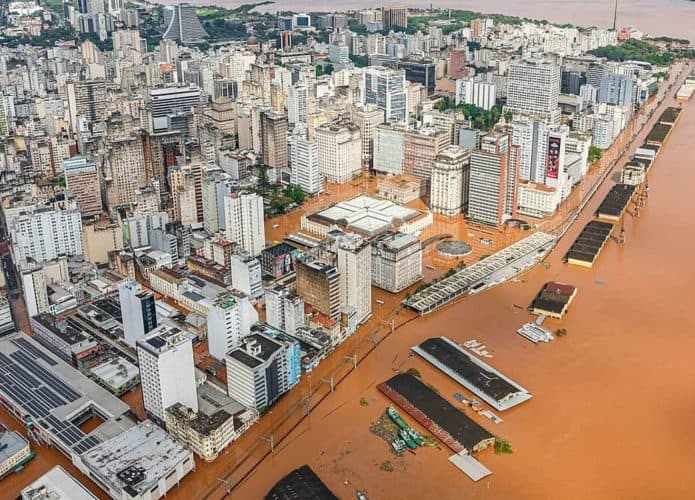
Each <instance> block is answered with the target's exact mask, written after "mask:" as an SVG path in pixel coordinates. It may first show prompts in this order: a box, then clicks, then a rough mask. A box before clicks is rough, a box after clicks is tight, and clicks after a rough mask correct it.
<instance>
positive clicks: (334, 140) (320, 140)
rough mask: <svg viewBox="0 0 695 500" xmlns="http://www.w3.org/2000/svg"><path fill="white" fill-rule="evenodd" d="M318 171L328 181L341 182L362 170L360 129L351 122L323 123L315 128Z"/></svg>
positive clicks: (346, 180) (350, 178) (348, 179)
mask: <svg viewBox="0 0 695 500" xmlns="http://www.w3.org/2000/svg"><path fill="white" fill-rule="evenodd" d="M316 142H317V144H318V164H319V171H320V172H321V174H322V175H323V176H324V177H325V178H326V180H327V181H328V182H334V183H336V184H342V183H344V182H348V181H350V180H352V178H353V177H354V176H355V175H358V174H359V173H360V172H361V171H362V142H361V140H360V130H359V129H358V128H357V127H356V126H355V125H353V124H351V123H347V122H344V123H341V122H331V123H324V124H322V125H320V126H319V127H318V128H317V129H316Z"/></svg>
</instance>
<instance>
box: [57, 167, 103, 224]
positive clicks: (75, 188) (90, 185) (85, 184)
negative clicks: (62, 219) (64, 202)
mask: <svg viewBox="0 0 695 500" xmlns="http://www.w3.org/2000/svg"><path fill="white" fill-rule="evenodd" d="M63 171H64V172H65V187H66V188H67V189H69V190H70V192H71V193H72V194H73V196H74V197H75V201H76V202H77V206H78V207H79V209H80V212H82V216H90V215H96V214H100V213H101V211H102V206H101V185H100V184H99V172H98V171H97V166H96V164H95V163H94V162H93V161H90V160H88V159H87V158H86V157H84V156H73V157H72V158H66V159H65V160H63Z"/></svg>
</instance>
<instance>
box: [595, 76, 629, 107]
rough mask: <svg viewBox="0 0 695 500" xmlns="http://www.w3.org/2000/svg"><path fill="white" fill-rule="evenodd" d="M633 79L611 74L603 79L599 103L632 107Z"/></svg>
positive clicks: (599, 90) (599, 89)
mask: <svg viewBox="0 0 695 500" xmlns="http://www.w3.org/2000/svg"><path fill="white" fill-rule="evenodd" d="M632 87H633V82H632V77H631V76H628V75H618V74H615V73H611V74H608V75H605V76H603V77H602V78H601V83H600V84H599V88H598V102H600V103H604V102H605V103H607V104H615V105H616V106H632V102H633V101H632Z"/></svg>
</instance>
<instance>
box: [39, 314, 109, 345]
mask: <svg viewBox="0 0 695 500" xmlns="http://www.w3.org/2000/svg"><path fill="white" fill-rule="evenodd" d="M31 322H32V327H33V326H34V325H33V323H38V324H39V325H41V326H42V327H44V328H45V329H47V330H48V331H50V332H51V333H52V334H53V335H55V336H56V337H58V338H60V339H61V340H62V341H64V342H65V343H67V344H69V345H70V346H72V347H73V351H74V350H76V349H79V350H82V349H84V348H85V347H87V346H90V345H96V340H94V338H93V337H92V336H91V335H89V334H88V333H86V332H85V331H83V330H78V329H76V328H73V327H72V326H70V324H68V323H67V322H65V321H56V318H55V317H54V316H53V315H51V314H48V313H41V314H38V315H36V316H33V317H32V318H31ZM73 324H74V323H73Z"/></svg>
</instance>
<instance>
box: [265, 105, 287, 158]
mask: <svg viewBox="0 0 695 500" xmlns="http://www.w3.org/2000/svg"><path fill="white" fill-rule="evenodd" d="M261 150H262V153H263V163H264V164H265V165H267V166H269V167H273V168H280V169H282V168H287V159H288V157H287V117H286V116H285V115H283V114H281V113H277V112H275V111H271V110H267V111H264V112H263V113H261Z"/></svg>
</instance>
